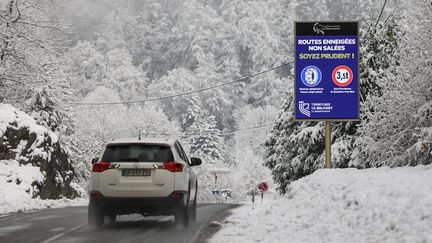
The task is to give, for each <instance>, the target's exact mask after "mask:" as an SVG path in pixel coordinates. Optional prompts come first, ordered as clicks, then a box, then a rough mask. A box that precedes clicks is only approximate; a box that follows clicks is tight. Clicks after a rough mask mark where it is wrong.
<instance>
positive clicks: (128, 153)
mask: <svg viewBox="0 0 432 243" xmlns="http://www.w3.org/2000/svg"><path fill="white" fill-rule="evenodd" d="M173 160H174V159H173V155H172V152H171V148H170V147H169V146H166V145H147V144H115V145H108V146H107V147H106V149H105V152H104V154H103V156H102V161H105V162H167V161H173Z"/></svg>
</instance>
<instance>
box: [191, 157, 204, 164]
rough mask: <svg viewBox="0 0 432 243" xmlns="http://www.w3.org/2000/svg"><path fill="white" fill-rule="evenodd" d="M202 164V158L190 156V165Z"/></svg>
mask: <svg viewBox="0 0 432 243" xmlns="http://www.w3.org/2000/svg"><path fill="white" fill-rule="evenodd" d="M200 164H202V160H201V159H200V158H196V157H192V158H191V166H197V165H200Z"/></svg>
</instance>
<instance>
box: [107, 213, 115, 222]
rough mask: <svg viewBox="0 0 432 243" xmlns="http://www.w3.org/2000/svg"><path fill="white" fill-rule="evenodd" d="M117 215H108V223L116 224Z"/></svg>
mask: <svg viewBox="0 0 432 243" xmlns="http://www.w3.org/2000/svg"><path fill="white" fill-rule="evenodd" d="M116 218H117V215H115V214H114V215H108V216H107V219H108V224H114V223H115V221H116Z"/></svg>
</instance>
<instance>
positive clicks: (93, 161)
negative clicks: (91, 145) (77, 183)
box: [91, 158, 99, 165]
mask: <svg viewBox="0 0 432 243" xmlns="http://www.w3.org/2000/svg"><path fill="white" fill-rule="evenodd" d="M97 162H99V158H93V159H92V160H91V163H92V165H93V164H95V163H97Z"/></svg>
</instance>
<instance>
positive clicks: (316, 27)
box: [312, 23, 340, 35]
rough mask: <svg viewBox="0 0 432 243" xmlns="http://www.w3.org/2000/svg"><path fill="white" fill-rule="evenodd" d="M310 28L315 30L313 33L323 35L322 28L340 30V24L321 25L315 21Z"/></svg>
mask: <svg viewBox="0 0 432 243" xmlns="http://www.w3.org/2000/svg"><path fill="white" fill-rule="evenodd" d="M312 29H313V31H315V33H317V34H321V35H324V30H340V26H339V25H323V24H320V23H315V24H314V25H313V26H312Z"/></svg>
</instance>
